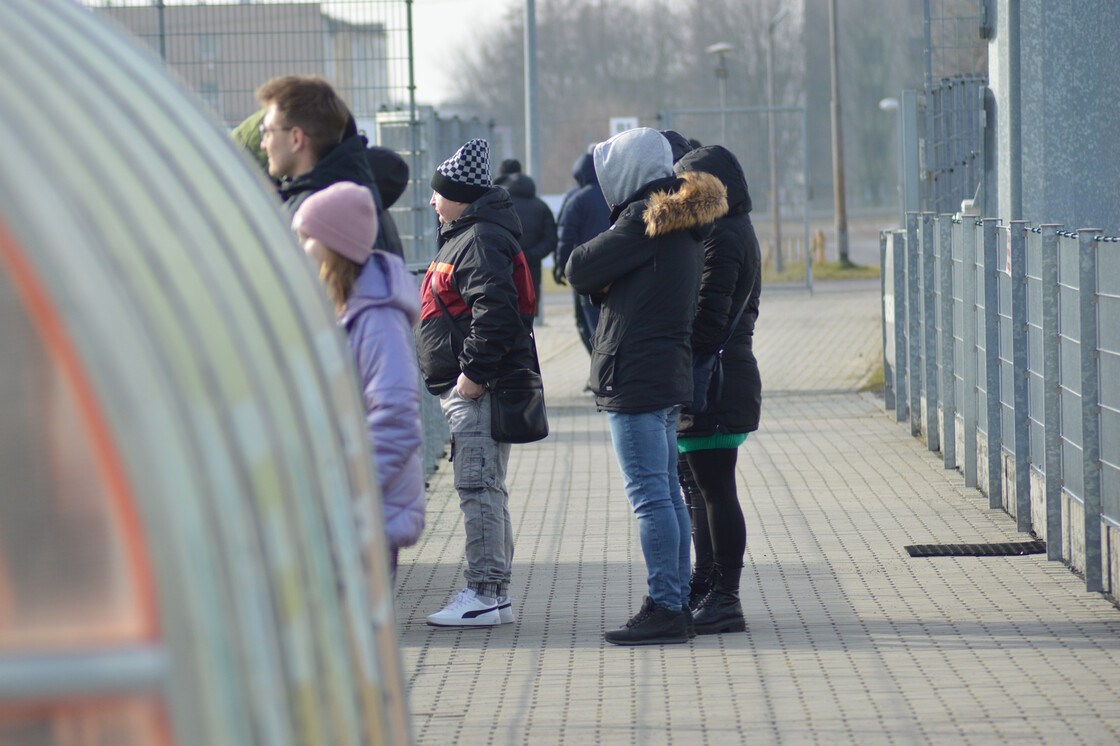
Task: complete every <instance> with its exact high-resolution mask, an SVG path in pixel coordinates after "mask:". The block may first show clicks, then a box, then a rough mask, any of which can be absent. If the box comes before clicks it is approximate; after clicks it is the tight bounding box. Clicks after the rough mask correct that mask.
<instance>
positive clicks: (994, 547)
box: [905, 541, 1046, 557]
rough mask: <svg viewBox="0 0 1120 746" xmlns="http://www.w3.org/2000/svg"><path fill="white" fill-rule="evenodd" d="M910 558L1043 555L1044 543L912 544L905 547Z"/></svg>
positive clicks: (1044, 550)
mask: <svg viewBox="0 0 1120 746" xmlns="http://www.w3.org/2000/svg"><path fill="white" fill-rule="evenodd" d="M905 549H906V551H907V552H909V553H910V556H911V557H1015V556H1019V555H1023V554H1044V553H1045V552H1046V542H1045V541H1013V542H1009V543H1004V544H914V545H913V546H908V547H905Z"/></svg>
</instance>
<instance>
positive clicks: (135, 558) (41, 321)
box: [0, 216, 159, 641]
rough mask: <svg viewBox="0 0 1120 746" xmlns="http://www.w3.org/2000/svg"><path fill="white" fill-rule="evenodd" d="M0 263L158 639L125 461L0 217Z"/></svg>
mask: <svg viewBox="0 0 1120 746" xmlns="http://www.w3.org/2000/svg"><path fill="white" fill-rule="evenodd" d="M0 266H2V267H3V268H4V270H5V271H6V272H7V275H8V278H9V280H10V281H11V283H12V287H13V288H14V290H15V292H16V296H17V297H18V298H19V300H20V302H21V303H22V305H23V307H24V309H25V311H26V312H27V316H28V319H29V320H30V323H31V324H32V326H33V327H34V328H35V330H36V331H37V332H38V334H39V337H40V340H41V341H42V343H43V345H44V347H45V348H46V350H47V352H48V354H49V356H50V359H51V360H52V362H53V363H54V364H55V365H56V366H57V368H58V370H59V371H60V372H61V373H62V375H63V377H64V379H65V380H66V382H67V383H68V384H69V386H70V388H71V392H72V394H73V396H74V401H75V403H76V408H77V411H78V416H79V419H80V422H81V425H82V426H83V429H84V430H85V432H86V434H87V437H88V438H89V444H90V449H91V451H92V453H93V460H94V464H95V466H96V468H97V473H98V475H99V476H100V479H101V483H102V485H103V487H104V488H105V489H104V492H105V494H106V495H107V496H108V498H109V501H110V510H111V513H110V514H111V515H113V516H114V517H115V519H116V520H115V524H116V527H117V529H118V531H119V532H120V536H121V539H122V540H123V543H124V547H123V548H124V552H125V557H126V558H127V563H128V569H129V571H130V572H131V574H132V576H133V586H132V587H133V589H134V592H135V595H136V601H137V604H138V606H139V612H140V620H139V621H140V627H141V634H142V636H143V637H142V639H145V640H150V641H155V640H157V639H158V637H159V615H158V612H157V604H156V594H155V583H154V579H153V576H152V570H151V565H150V562H149V556H150V555H149V552H148V547H147V541H146V539H145V536H144V529H143V523H142V521H141V519H140V515H139V512H138V511H137V509H136V502H135V500H134V499H133V497H132V490H131V488H130V485H129V482H128V478H127V476H126V474H125V469H124V465H123V464H122V463H121V459H120V455H119V454H118V452H117V448H116V443H115V441H114V439H113V437H112V434H111V431H110V429H109V426H108V423H107V422H106V421H105V417H104V415H103V414H102V412H101V408H100V406H99V404H98V400H97V396H96V394H95V393H94V391H93V387H92V386H91V385H90V382H89V380H88V378H87V377H86V375H85V370H84V368H83V366H82V363H81V359H80V357H79V355H78V353H77V350H76V349H75V348H74V345H73V343H72V342H71V341H70V336H69V335H68V334H67V330H66V326H65V324H64V323H63V321H62V318H61V317H60V316H59V314H58V312H57V310H56V309H55V307H54V305H53V304H52V302H51V299H50V296H49V295H48V293H47V292H46V289H45V288H44V287H43V285H42V284H41V283H40V282H39V278H38V276H37V275H36V273H35V270H34V269H33V268H32V267H31V265H30V263H28V261H27V259H26V258H25V256H24V252H23V251H22V250H21V249H20V246H19V244H18V242H17V241H16V238H15V236H13V235H12V233H11V232H10V231H9V230H8V226H7V225H6V224H5V223H4V220H3V218H2V216H0Z"/></svg>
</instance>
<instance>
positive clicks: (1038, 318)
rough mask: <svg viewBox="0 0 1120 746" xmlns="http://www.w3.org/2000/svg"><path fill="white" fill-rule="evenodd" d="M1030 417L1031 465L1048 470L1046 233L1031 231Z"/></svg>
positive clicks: (1028, 275) (1028, 265) (1028, 267)
mask: <svg viewBox="0 0 1120 746" xmlns="http://www.w3.org/2000/svg"><path fill="white" fill-rule="evenodd" d="M1026 251H1027V257H1026V282H1027V373H1026V376H1027V419H1028V428H1029V437H1030V450H1031V453H1032V454H1034V458H1033V460H1032V463H1031V467H1032V468H1033V469H1035V470H1037V471H1038V472H1040V473H1043V474H1044V473H1045V468H1046V466H1045V463H1044V461H1043V458H1042V456H1043V455H1044V454H1045V453H1046V443H1045V441H1044V434H1045V428H1046V421H1045V409H1044V407H1043V395H1044V390H1045V386H1044V379H1043V354H1042V352H1043V337H1042V307H1043V303H1042V296H1043V286H1042V233H1041V231H1030V232H1028V233H1027V250H1026Z"/></svg>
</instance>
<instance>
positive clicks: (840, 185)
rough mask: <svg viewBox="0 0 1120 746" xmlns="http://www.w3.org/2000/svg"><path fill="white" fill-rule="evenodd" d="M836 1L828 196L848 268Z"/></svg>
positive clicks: (832, 5) (831, 10)
mask: <svg viewBox="0 0 1120 746" xmlns="http://www.w3.org/2000/svg"><path fill="white" fill-rule="evenodd" d="M836 37H837V33H836V0H829V2H828V46H829V56H830V57H831V59H832V64H831V70H832V193H833V202H834V205H835V210H836V251H837V253H838V254H839V259H840V266H841V267H848V266H851V264H852V262H851V259H849V258H848V204H847V201H846V199H847V198H846V197H845V194H844V136H843V134H842V131H841V127H840V55H839V53H838V52H837V43H836V41H837V39H836Z"/></svg>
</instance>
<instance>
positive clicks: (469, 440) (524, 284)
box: [415, 140, 536, 627]
mask: <svg viewBox="0 0 1120 746" xmlns="http://www.w3.org/2000/svg"><path fill="white" fill-rule="evenodd" d="M432 189H433V190H434V191H433V192H432V200H431V205H432V207H434V208H435V211H436V215H438V216H439V222H440V229H439V244H440V248H439V252H438V253H437V254H436V258H435V260H434V261H433V262H432V264H431V266H430V267H429V268H428V272H427V274H425V275H424V280H423V282H422V284H421V288H420V300H421V306H420V324H419V326H417V328H416V332H415V339H416V353H417V357H418V358H419V361H420V373H421V375H422V376H423V378H424V383H425V385H426V386H427V388H428V391H430V392H431V393H433V394H436V395H438V396H439V399H440V407H441V409H442V410H443V415H444V417H446V418H447V422H448V424H449V425H450V429H451V463H452V465H453V468H454V471H455V488H456V489H457V490H458V492H459V507H460V508H461V509H462V511H463V517H464V521H463V525H464V529H465V531H466V535H467V541H466V557H467V569H466V571H465V573H464V574H465V575H466V579H467V587H466V588H464V589H463V590H461V591H459V593H458V595H457V596H456V597H455V598H454V599H453V600H452V601H451V602H450V603H449V604H448V605H447V606H446V607H444V608H443V609H442V610H440V611H438V612H436V613H434V614H430V615H429V616H428V624H431V625H433V626H437V627H463V626H489V625H494V624H501V623H504V622H512V621H513V607H512V604H511V601H510V598H509V583H510V578H511V569H512V566H513V524H512V522H511V520H510V515H509V493H508V492H507V491H506V483H505V477H506V465H507V464H508V463H509V452H510V446H509V444H508V443H499V442H497V441H495V440H494V439H493V438H492V437H491V434H490V394H489V393H488V391H487V383H488V382H490V381H493V380H494V379H496V378H498V377H499V375H500V374H502V373H504V372H506V371H509V370H512V369H516V368H524V367H530V368H535V367H536V354H535V352H534V349H533V341H532V337H531V336H530V335H531V330H532V319H533V308H534V306H535V303H536V298H535V297H534V295H533V281H532V278H531V277H530V275H529V266H528V264H527V263H526V261H525V255H524V254H523V253H522V251H521V245H520V244H519V243H518V240H517V239H518V237H519V236H520V235H521V221H520V220H519V219H518V217H517V211H516V210H514V207H513V202H512V201H511V200H510V197H509V192H507V191H506V190H505V189H502V188H501V187H496V186H493V185H492V183H491V181H490V163H489V144H488V143H487V142H486V141H485V140H470V141H469V142H467V143H466V144H465V145H463V147H461V148H459V150H457V151H456V152H455V154H454V155H453V156H451V158H449V159H447V160H446V161H444V162H443V163H442V164H441V165H440V166H439V168H437V169H436V173H435V175H434V176H433V177H432Z"/></svg>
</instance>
